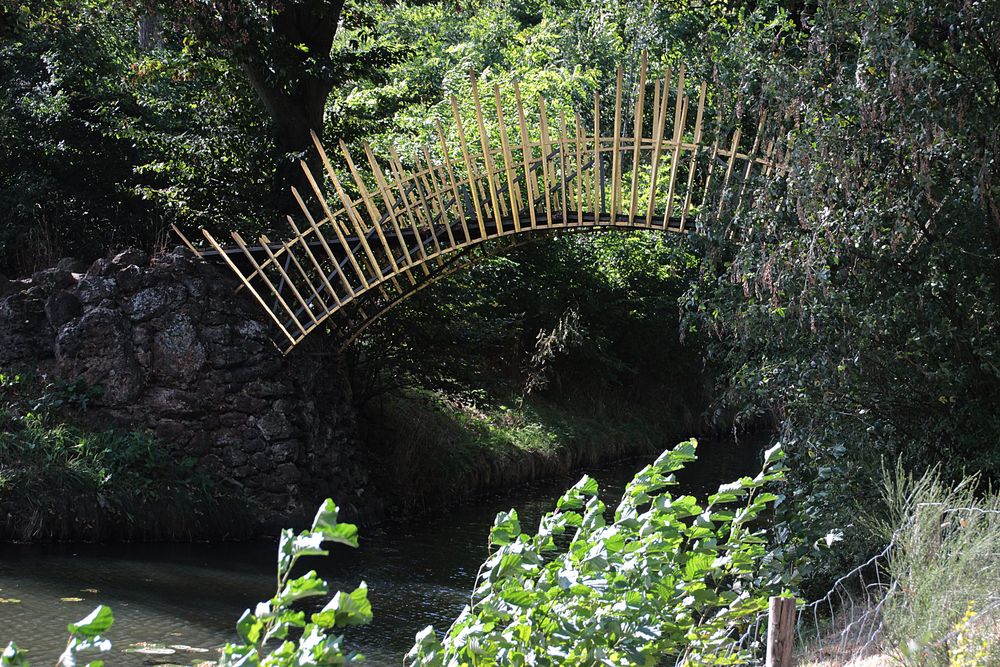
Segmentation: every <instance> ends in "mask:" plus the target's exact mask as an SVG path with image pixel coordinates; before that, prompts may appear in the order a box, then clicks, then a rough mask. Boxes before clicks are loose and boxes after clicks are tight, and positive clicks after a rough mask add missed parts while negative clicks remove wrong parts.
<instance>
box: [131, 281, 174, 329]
mask: <svg viewBox="0 0 1000 667" xmlns="http://www.w3.org/2000/svg"><path fill="white" fill-rule="evenodd" d="M175 296H176V292H175V290H174V289H173V288H171V287H147V288H146V289H143V290H139V291H138V292H136V294H135V296H133V297H132V299H131V300H130V301H129V303H128V304H127V305H126V310H127V311H128V313H129V314H130V315H131V316H132V319H133V320H134V321H136V322H142V321H143V320H148V319H149V318H151V317H156V316H157V315H162V314H163V313H164V312H166V310H167V309H168V308H169V307H170V305H171V304H172V302H173V300H174V297H175Z"/></svg>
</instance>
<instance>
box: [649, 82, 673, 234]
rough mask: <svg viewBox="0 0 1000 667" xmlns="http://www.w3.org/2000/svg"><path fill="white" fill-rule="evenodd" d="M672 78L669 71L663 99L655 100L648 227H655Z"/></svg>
mask: <svg viewBox="0 0 1000 667" xmlns="http://www.w3.org/2000/svg"><path fill="white" fill-rule="evenodd" d="M672 78H673V74H672V73H671V71H670V70H669V69H668V70H667V73H666V75H665V76H664V77H663V84H662V85H661V86H660V88H661V90H662V92H663V97H661V98H660V100H659V102H656V101H655V100H654V106H655V107H656V108H655V109H654V110H653V111H654V113H653V122H654V124H655V127H654V128H653V155H652V157H650V172H649V202H648V203H647V205H646V226H647V227H652V226H653V211H654V210H655V208H656V195H657V179H658V178H659V170H660V151H661V150H663V133H664V132H666V131H667V130H666V121H667V102H668V101H669V100H670V81H671V79H672ZM654 97H655V95H654Z"/></svg>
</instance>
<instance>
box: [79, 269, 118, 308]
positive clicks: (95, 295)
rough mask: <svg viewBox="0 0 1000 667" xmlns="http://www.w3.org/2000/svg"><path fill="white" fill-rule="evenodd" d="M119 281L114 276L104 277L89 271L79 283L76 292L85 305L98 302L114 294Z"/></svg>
mask: <svg viewBox="0 0 1000 667" xmlns="http://www.w3.org/2000/svg"><path fill="white" fill-rule="evenodd" d="M116 287H117V283H115V279H114V278H103V277H100V276H94V275H92V274H90V273H88V274H87V275H86V276H84V277H83V278H81V279H80V282H79V283H77V286H76V293H77V295H78V296H79V297H80V301H81V302H82V303H83V304H85V305H88V306H89V305H93V304H98V303H100V302H101V301H103V300H104V299H107V298H109V297H110V296H111V295H112V294H114V291H115V288H116Z"/></svg>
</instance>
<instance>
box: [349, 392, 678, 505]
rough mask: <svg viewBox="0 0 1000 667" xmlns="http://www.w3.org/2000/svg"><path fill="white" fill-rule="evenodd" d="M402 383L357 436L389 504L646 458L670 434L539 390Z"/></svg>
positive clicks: (371, 409) (451, 497) (637, 418)
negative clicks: (505, 391)
mask: <svg viewBox="0 0 1000 667" xmlns="http://www.w3.org/2000/svg"><path fill="white" fill-rule="evenodd" d="M498 394H500V392H499V391H491V392H486V391H462V390H455V389H434V390H431V389H424V388H414V387H410V388H405V389H401V390H397V391H394V392H392V393H390V394H388V395H386V396H384V397H383V398H382V400H381V401H380V402H379V403H378V404H376V405H371V406H368V408H367V414H366V415H365V416H364V419H363V420H362V426H363V429H364V434H363V435H364V440H365V442H366V444H367V445H368V446H369V447H370V449H371V451H372V453H373V455H374V456H376V457H377V458H378V460H379V465H378V466H375V467H374V468H373V472H374V473H375V475H376V479H377V483H378V485H379V487H380V488H381V489H382V490H383V493H384V496H385V497H386V499H387V501H388V502H389V504H390V506H391V508H392V509H398V510H401V511H404V512H408V511H419V510H422V509H428V508H431V507H436V506H441V505H447V504H449V503H453V502H455V501H457V500H460V499H462V498H463V497H468V496H469V495H470V494H475V493H477V492H483V491H486V490H488V489H493V488H497V487H500V486H503V485H505V484H514V483H519V482H524V481H529V480H532V479H535V478H538V477H542V476H545V475H552V474H557V473H561V472H566V471H568V470H571V469H574V468H578V467H580V466H586V465H593V464H597V463H600V462H606V461H610V460H615V459H619V458H625V457H628V456H636V455H640V454H649V453H651V452H655V451H658V450H659V449H660V448H662V444H663V442H664V440H665V439H666V438H668V437H671V436H673V434H672V433H668V432H667V430H666V428H665V427H664V426H663V425H662V424H659V423H657V422H656V420H655V418H654V417H653V416H651V415H647V414H645V413H643V412H641V411H638V410H637V411H636V414H634V415H632V416H629V417H626V418H620V419H615V420H608V419H605V418H603V417H601V416H599V415H594V414H586V413H584V412H583V411H574V410H573V409H572V405H566V404H565V403H564V402H556V401H551V400H547V399H546V398H544V397H542V396H529V397H524V398H521V397H518V396H515V395H508V396H506V397H505V398H506V399H507V400H504V397H501V396H499V395H498Z"/></svg>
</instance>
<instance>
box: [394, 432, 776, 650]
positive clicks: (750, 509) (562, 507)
mask: <svg viewBox="0 0 1000 667" xmlns="http://www.w3.org/2000/svg"><path fill="white" fill-rule="evenodd" d="M696 444H697V443H696V442H695V441H688V442H684V443H681V444H680V445H678V446H677V447H675V448H673V449H671V450H668V451H666V452H664V453H663V454H662V455H661V456H660V457H659V458H658V459H657V460H656V461H655V462H654V463H653V464H651V465H649V466H647V467H645V468H644V469H643V470H641V471H639V473H637V474H636V476H635V478H634V479H633V480H632V481H631V482H630V483H629V485H628V486H627V487H626V489H625V493H624V495H623V496H622V499H621V502H620V504H619V505H618V507H617V508H616V510H615V513H614V519H613V520H612V522H611V523H607V522H606V520H605V517H604V514H605V505H604V503H602V502H601V500H600V499H599V498H598V495H597V494H598V488H597V482H596V481H594V480H593V479H591V478H590V477H587V476H584V477H583V479H581V480H580V481H579V482H578V483H577V484H576V485H575V486H573V487H572V488H571V489H570V490H569V491H567V492H566V494H565V495H563V497H562V498H560V500H559V501H558V503H557V505H556V509H555V510H554V511H552V512H550V513H548V514H546V515H545V516H544V517H543V518H542V519H541V521H540V522H539V528H538V532H537V533H535V534H534V535H527V534H523V533H522V532H521V525H520V523H519V521H518V516H517V512H516V511H515V510H510V511H509V512H502V513H500V514H498V515H497V518H496V521H495V522H494V525H493V528H492V530H491V532H490V549H491V553H490V556H489V558H488V559H487V560H486V562H485V563H483V566H482V567H481V568H480V572H479V576H478V577H477V581H476V587H475V590H474V592H473V594H472V599H471V601H470V604H469V605H468V606H467V607H466V608H465V609H464V610H463V611H462V613H461V614H460V615H459V617H458V619H457V620H456V621H455V623H454V624H453V625H452V627H451V628H450V629H449V630H448V632H447V633H446V635H445V637H444V639H443V641H440V640H438V638H437V636H436V635H435V633H434V631H433V629H432V628H430V627H428V628H427V629H425V630H423V631H422V632H420V633H419V634H418V635H417V640H416V644H415V645H414V647H413V649H412V650H411V651H410V653H409V654H408V656H407V658H406V664H408V665H427V666H432V665H460V664H467V665H524V664H537V665H577V664H579V665H589V664H597V663H600V664H609V665H651V664H655V663H656V662H657V661H658V660H659V659H660V658H661V657H663V656H670V655H681V654H683V655H684V656H685V657H686V659H687V660H688V662H689V664H702V663H703V662H712V661H713V660H716V659H717V656H716V653H717V652H720V651H721V652H723V653H724V652H725V650H726V649H728V648H729V646H730V644H731V642H732V639H733V633H734V632H735V631H736V630H737V629H738V628H740V627H744V626H746V625H747V624H748V623H750V622H751V621H752V620H754V619H755V618H756V617H757V615H758V614H759V613H761V612H762V611H763V610H764V609H765V608H766V605H767V597H768V593H769V592H771V591H775V590H778V589H786V588H787V587H788V586H789V585H792V584H793V582H792V581H791V580H789V579H788V578H787V575H788V572H787V571H784V572H783V571H782V565H784V563H780V562H776V561H774V560H773V559H771V558H770V557H768V556H767V549H766V544H767V538H766V530H764V529H763V528H762V527H761V526H760V524H759V522H758V521H756V520H757V519H758V517H759V516H760V515H761V513H762V512H764V511H765V510H767V508H768V507H769V506H771V505H773V504H774V503H776V502H778V501H779V500H780V496H778V495H776V494H774V493H771V492H770V491H766V490H764V488H763V487H765V486H766V485H769V484H770V483H772V482H776V481H778V480H780V479H782V477H783V472H784V464H783V463H782V460H783V458H784V454H783V453H782V452H781V451H780V450H779V449H777V448H775V449H772V450H770V451H768V453H767V455H766V457H765V464H764V469H763V470H762V471H761V473H760V474H759V475H757V477H755V478H753V479H751V478H749V477H746V478H742V479H740V480H738V481H736V482H734V483H732V484H724V485H722V486H721V487H719V491H718V493H716V494H713V495H711V496H709V498H708V499H707V502H706V503H705V504H704V505H702V504H699V502H698V500H696V499H695V498H694V497H692V496H687V495H682V496H677V497H674V496H672V495H671V494H670V493H669V492H668V491H665V490H664V489H666V487H669V486H670V485H673V484H675V483H676V481H675V476H674V473H675V472H676V471H678V470H680V469H681V468H682V467H683V466H684V464H685V463H687V462H689V461H692V460H694V459H695V448H696ZM570 531H572V537H569V535H570ZM735 657H737V656H734V658H735ZM713 664H714V663H713Z"/></svg>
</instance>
